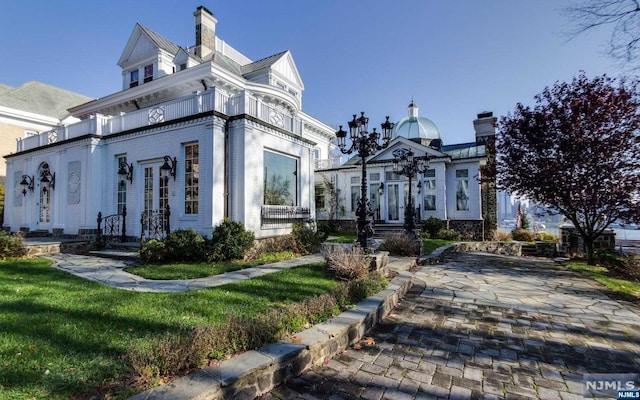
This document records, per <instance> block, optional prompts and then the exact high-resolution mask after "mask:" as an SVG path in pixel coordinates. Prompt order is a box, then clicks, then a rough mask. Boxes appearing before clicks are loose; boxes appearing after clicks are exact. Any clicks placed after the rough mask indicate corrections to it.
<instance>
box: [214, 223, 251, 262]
mask: <svg viewBox="0 0 640 400" xmlns="http://www.w3.org/2000/svg"><path fill="white" fill-rule="evenodd" d="M254 239H255V236H254V234H253V232H251V231H247V230H246V229H245V228H244V224H243V223H242V222H237V221H231V220H230V219H228V218H225V219H224V221H222V223H220V225H218V226H216V227H215V230H214V231H213V234H212V235H211V240H210V241H208V243H207V258H208V259H209V260H210V261H226V260H239V259H242V258H244V255H245V253H246V252H247V251H248V250H249V249H250V248H251V246H253V241H254Z"/></svg>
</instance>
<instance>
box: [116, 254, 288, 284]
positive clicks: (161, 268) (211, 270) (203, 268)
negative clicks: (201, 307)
mask: <svg viewBox="0 0 640 400" xmlns="http://www.w3.org/2000/svg"><path fill="white" fill-rule="evenodd" d="M295 257H297V255H296V254H294V253H293V252H290V251H283V252H280V253H273V254H268V255H264V256H262V257H261V258H260V259H258V260H253V261H224V262H217V263H205V262H201V263H192V264H184V263H176V264H145V265H139V266H135V267H130V268H127V270H126V271H127V272H129V273H131V274H134V275H138V276H141V277H143V278H147V279H158V280H168V279H196V278H205V277H207V276H214V275H220V274H224V273H225V272H232V271H238V270H241V269H245V268H250V267H255V266H258V265H263V264H269V263H273V262H277V261H282V260H288V259H291V258H295Z"/></svg>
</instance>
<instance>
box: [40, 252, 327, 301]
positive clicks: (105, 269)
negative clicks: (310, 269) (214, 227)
mask: <svg viewBox="0 0 640 400" xmlns="http://www.w3.org/2000/svg"><path fill="white" fill-rule="evenodd" d="M44 257H46V258H50V259H52V260H54V261H55V262H56V264H55V265H54V267H55V268H58V269H61V270H63V271H67V272H69V273H71V274H74V275H77V276H79V277H81V278H85V279H88V280H91V281H95V282H99V283H102V284H104V285H107V286H112V287H117V288H120V289H125V290H133V291H138V292H155V293H160V292H184V291H187V290H197V289H206V288H211V287H215V286H220V285H226V284H228V283H232V282H237V281H241V280H243V279H249V278H255V277H257V276H262V275H264V274H268V273H271V272H277V271H281V270H283V269H288V268H292V267H296V266H299V265H305V264H309V263H316V262H323V261H324V259H323V258H322V256H320V255H319V254H314V255H310V256H304V257H298V258H294V259H291V260H285V261H280V262H277V263H273V264H266V265H260V266H257V267H252V268H246V269H243V270H239V271H234V272H227V273H225V274H221V275H215V276H210V277H206V278H198V279H186V280H152V279H145V278H142V277H140V276H136V275H133V274H130V273H128V272H125V271H124V269H125V268H127V267H130V266H132V265H135V263H134V262H131V261H125V260H114V259H109V258H100V257H92V256H83V255H77V254H63V253H59V254H47V255H45V256H44Z"/></svg>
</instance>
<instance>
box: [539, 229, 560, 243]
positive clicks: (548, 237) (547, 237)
mask: <svg viewBox="0 0 640 400" xmlns="http://www.w3.org/2000/svg"><path fill="white" fill-rule="evenodd" d="M538 240H541V241H543V242H557V241H558V236H556V235H554V234H553V233H551V232H544V231H543V232H538Z"/></svg>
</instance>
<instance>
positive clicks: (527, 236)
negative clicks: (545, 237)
mask: <svg viewBox="0 0 640 400" xmlns="http://www.w3.org/2000/svg"><path fill="white" fill-rule="evenodd" d="M511 237H513V240H517V241H519V242H531V241H533V240H535V235H534V234H533V232H531V231H528V230H526V229H515V230H513V231H511Z"/></svg>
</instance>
